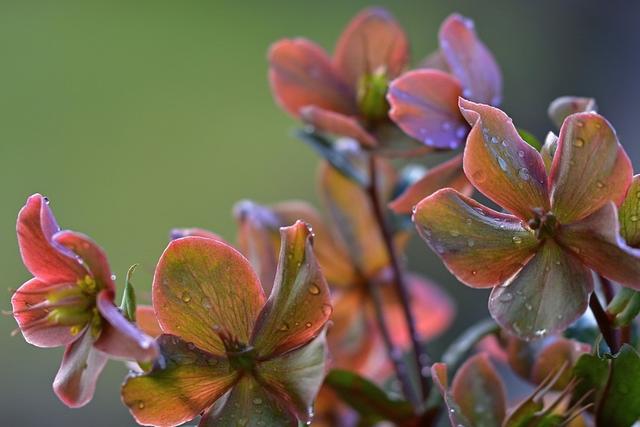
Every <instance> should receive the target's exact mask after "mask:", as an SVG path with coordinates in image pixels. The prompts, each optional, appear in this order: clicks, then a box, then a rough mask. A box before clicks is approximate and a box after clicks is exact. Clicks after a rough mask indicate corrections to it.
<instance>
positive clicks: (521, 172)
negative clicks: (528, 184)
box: [518, 168, 529, 181]
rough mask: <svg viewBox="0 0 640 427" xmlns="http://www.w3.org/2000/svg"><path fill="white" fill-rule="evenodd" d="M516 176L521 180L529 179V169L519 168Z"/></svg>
mask: <svg viewBox="0 0 640 427" xmlns="http://www.w3.org/2000/svg"><path fill="white" fill-rule="evenodd" d="M518 176H519V177H520V178H522V179H523V180H525V181H527V180H528V179H529V169H527V168H520V170H519V171H518Z"/></svg>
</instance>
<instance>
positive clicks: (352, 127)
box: [300, 105, 377, 147]
mask: <svg viewBox="0 0 640 427" xmlns="http://www.w3.org/2000/svg"><path fill="white" fill-rule="evenodd" d="M300 117H301V118H302V120H303V121H304V122H305V123H308V124H310V125H312V126H313V127H314V128H316V129H318V130H320V131H322V132H324V133H329V134H332V135H337V136H344V137H347V138H353V139H355V140H356V141H358V142H359V143H360V144H362V145H363V146H366V147H375V146H376V145H377V142H376V138H375V137H374V136H373V135H371V134H370V133H369V132H367V131H366V130H364V128H363V127H362V126H361V125H360V123H358V120H356V119H355V118H353V117H350V116H346V115H344V114H341V113H336V112H334V111H330V110H325V109H323V108H319V107H316V106H314V105H308V106H306V107H303V108H301V109H300Z"/></svg>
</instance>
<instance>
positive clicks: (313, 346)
mask: <svg viewBox="0 0 640 427" xmlns="http://www.w3.org/2000/svg"><path fill="white" fill-rule="evenodd" d="M325 335H326V331H324V330H323V331H322V332H321V333H320V335H318V336H317V337H316V338H315V339H314V340H313V341H311V342H310V343H308V344H306V345H304V346H302V347H301V348H299V349H297V350H294V351H291V352H289V353H287V354H285V355H283V356H279V357H275V358H273V359H271V360H268V361H265V362H262V363H259V364H258V365H257V369H256V376H257V378H258V379H259V380H260V381H261V382H264V384H266V386H267V387H268V388H269V390H271V391H272V393H274V394H275V395H276V396H278V398H279V399H280V400H282V401H283V402H286V404H287V406H288V407H289V408H290V409H291V411H292V412H293V413H295V414H296V416H297V417H298V419H299V420H300V421H302V422H303V423H305V422H307V421H310V420H311V416H312V414H313V411H312V405H313V401H314V400H315V398H316V396H317V395H318V391H319V390H320V386H321V385H322V382H323V380H324V376H325V374H326V361H327V343H326V337H325Z"/></svg>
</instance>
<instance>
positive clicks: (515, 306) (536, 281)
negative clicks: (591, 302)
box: [489, 240, 593, 339]
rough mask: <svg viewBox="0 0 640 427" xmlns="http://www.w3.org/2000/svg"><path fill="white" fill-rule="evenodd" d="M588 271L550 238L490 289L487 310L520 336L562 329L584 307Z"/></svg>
mask: <svg viewBox="0 0 640 427" xmlns="http://www.w3.org/2000/svg"><path fill="white" fill-rule="evenodd" d="M592 290H593V280H592V277H591V271H589V270H588V269H587V268H585V267H584V266H583V265H582V263H581V262H580V260H578V259H577V258H575V257H574V256H573V255H572V254H570V253H567V252H566V251H564V250H563V249H562V248H561V247H559V246H558V245H557V244H556V243H554V242H553V241H551V240H548V241H546V242H545V243H544V245H543V246H542V247H541V248H540V249H539V251H538V253H537V254H536V255H535V256H534V257H533V258H532V259H531V260H530V261H529V262H528V263H527V265H525V266H524V267H523V268H522V270H521V271H520V272H518V274H516V275H515V276H514V277H513V278H511V280H509V282H507V283H506V284H505V285H504V286H499V287H496V288H494V290H493V292H491V297H490V298H489V311H490V312H491V315H492V316H493V318H494V319H495V320H496V321H497V322H498V323H499V324H500V326H502V327H503V328H505V329H506V330H507V331H509V332H511V333H512V334H515V335H517V336H518V337H520V338H522V339H532V338H540V337H543V336H545V335H547V334H553V333H556V332H560V331H562V330H564V329H565V328H566V327H567V326H568V325H570V324H571V323H573V322H574V321H575V320H576V319H577V318H578V317H580V315H581V314H582V313H584V311H585V310H586V308H587V302H588V297H589V294H590V293H591V291H592Z"/></svg>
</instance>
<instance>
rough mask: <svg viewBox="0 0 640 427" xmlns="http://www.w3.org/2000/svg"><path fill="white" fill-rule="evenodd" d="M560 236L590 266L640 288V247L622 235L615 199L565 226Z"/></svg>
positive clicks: (622, 283)
mask: <svg viewBox="0 0 640 427" xmlns="http://www.w3.org/2000/svg"><path fill="white" fill-rule="evenodd" d="M556 238H557V240H558V242H559V243H560V244H561V245H563V246H565V247H567V248H568V249H570V250H571V251H572V252H573V253H574V254H575V256H576V257H578V258H579V259H580V260H581V261H582V262H584V263H585V264H586V265H587V266H588V267H589V268H591V269H593V270H595V271H596V272H598V273H600V274H601V275H603V276H605V277H607V278H609V279H611V280H613V281H616V282H618V283H619V284H621V285H623V286H626V287H629V288H632V289H636V290H640V249H635V248H632V247H630V246H628V245H627V244H626V243H625V242H624V240H623V239H622V237H621V236H620V225H619V223H618V214H617V209H616V207H615V205H614V204H613V202H609V203H607V204H606V205H604V206H603V207H601V208H600V209H599V210H597V211H596V212H594V213H593V214H591V215H589V216H588V217H587V218H584V219H583V220H580V221H577V222H574V223H572V224H569V225H563V226H561V227H560V231H559V233H558V235H557V237H556Z"/></svg>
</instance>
